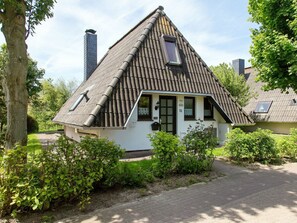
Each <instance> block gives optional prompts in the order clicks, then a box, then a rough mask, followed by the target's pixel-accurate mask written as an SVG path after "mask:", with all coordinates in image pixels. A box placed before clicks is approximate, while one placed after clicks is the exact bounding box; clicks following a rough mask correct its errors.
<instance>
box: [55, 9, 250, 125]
mask: <svg viewBox="0 0 297 223" xmlns="http://www.w3.org/2000/svg"><path fill="white" fill-rule="evenodd" d="M163 34H165V35H171V36H174V37H176V39H177V45H178V48H179V50H180V55H181V60H182V66H181V67H177V66H168V65H166V64H165V61H164V58H163V54H162V49H161V43H160V37H161V35H163ZM88 88H90V89H89V92H88V97H89V98H90V100H89V101H88V102H86V100H83V101H82V102H81V103H80V104H79V105H78V107H77V108H76V109H75V110H74V111H72V112H69V108H70V107H71V105H72V104H73V103H74V102H75V101H76V99H77V98H78V97H79V94H80V93H82V92H84V91H85V90H86V89H88ZM143 90H150V91H167V92H184V93H197V94H210V95H212V96H213V98H214V99H215V101H216V102H217V103H218V104H219V106H220V107H221V108H222V109H223V111H224V112H225V113H226V114H227V116H228V117H230V119H231V120H232V122H233V123H234V124H235V125H248V124H252V123H253V121H252V120H251V119H250V118H249V116H248V115H247V114H246V113H245V112H244V111H243V110H242V109H241V107H240V106H239V105H238V104H237V103H236V102H235V101H234V99H233V98H232V97H231V96H230V94H229V92H227V90H226V89H225V88H224V87H223V86H222V85H221V84H220V83H219V81H218V80H217V78H216V77H215V76H214V74H213V73H212V72H211V71H210V69H209V68H208V67H207V66H206V64H205V63H204V62H203V60H202V59H201V58H200V56H199V55H198V54H197V53H196V52H195V50H194V49H193V47H192V46H191V45H190V44H189V43H188V41H187V40H186V39H185V38H184V37H183V35H182V34H181V33H180V32H179V31H178V29H177V28H176V27H175V26H174V24H173V23H172V22H171V20H170V19H169V18H168V17H167V16H166V15H165V13H164V12H163V11H162V8H158V9H157V10H155V11H153V12H152V13H151V14H149V15H148V16H147V17H146V18H145V19H144V20H142V21H141V22H140V23H139V24H138V25H136V26H135V27H134V28H133V29H132V30H130V31H129V32H128V33H127V34H126V35H125V36H124V37H123V38H121V39H120V40H119V41H118V42H116V43H115V44H114V45H113V46H112V47H111V48H110V49H109V51H108V52H107V54H106V55H105V57H104V58H103V59H102V60H101V62H99V64H98V66H97V68H96V70H95V71H94V73H93V74H92V75H91V77H90V78H89V79H88V80H87V81H86V82H84V83H83V84H82V85H81V86H80V87H79V88H78V90H77V91H76V92H75V93H74V94H73V96H72V97H71V98H70V99H69V100H68V101H67V102H66V103H65V104H64V106H63V107H62V108H61V110H60V111H59V113H58V114H57V116H56V117H55V118H54V121H55V122H58V123H62V124H68V125H76V126H96V127H124V125H125V123H126V121H127V119H128V117H129V115H130V114H131V112H132V109H133V107H134V105H135V103H136V102H137V99H138V97H139V95H140V93H141V91H143Z"/></svg>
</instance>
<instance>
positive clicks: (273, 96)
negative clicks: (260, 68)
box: [233, 59, 297, 134]
mask: <svg viewBox="0 0 297 223" xmlns="http://www.w3.org/2000/svg"><path fill="white" fill-rule="evenodd" d="M233 67H234V68H235V71H237V73H239V74H240V73H241V74H242V73H244V75H245V78H246V81H247V84H248V85H249V86H250V88H251V90H252V91H253V92H255V94H256V96H255V97H254V98H252V99H251V100H250V101H249V104H248V105H246V106H245V107H244V110H245V111H246V112H247V113H248V114H249V115H250V117H251V118H252V119H253V120H254V122H255V123H256V124H255V125H253V126H244V127H242V129H243V130H245V131H254V130H255V129H257V128H262V129H270V130H272V131H273V132H274V133H279V134H288V133H290V128H297V94H296V93H295V92H294V91H293V90H292V89H289V90H288V91H287V92H284V93H282V92H281V91H280V90H278V89H277V90H270V91H263V90H262V86H263V83H262V82H256V75H257V71H256V69H254V68H252V67H247V68H244V61H243V60H242V59H238V60H234V61H233ZM242 71H243V72H242Z"/></svg>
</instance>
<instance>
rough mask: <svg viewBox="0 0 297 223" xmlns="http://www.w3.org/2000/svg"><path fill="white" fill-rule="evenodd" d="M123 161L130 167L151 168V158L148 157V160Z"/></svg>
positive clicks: (135, 168) (136, 168)
mask: <svg viewBox="0 0 297 223" xmlns="http://www.w3.org/2000/svg"><path fill="white" fill-rule="evenodd" d="M125 163H127V164H128V166H129V167H130V168H131V169H134V170H138V169H139V168H140V169H143V170H147V171H149V170H151V168H152V163H153V161H152V160H151V159H148V160H138V161H130V162H125Z"/></svg>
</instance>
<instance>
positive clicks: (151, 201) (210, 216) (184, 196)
mask: <svg viewBox="0 0 297 223" xmlns="http://www.w3.org/2000/svg"><path fill="white" fill-rule="evenodd" d="M214 168H216V169H219V170H220V171H221V172H223V173H225V174H226V176H225V177H222V178H219V179H217V180H214V181H212V182H209V183H207V184H196V185H192V186H190V187H188V188H180V189H176V190H171V191H165V192H163V193H161V194H159V195H156V196H150V197H146V198H143V199H140V200H137V201H134V202H129V203H125V204H119V205H115V206H113V207H110V208H106V209H101V210H96V211H94V212H91V213H88V214H86V215H77V216H73V217H71V218H67V219H64V220H60V221H58V222H60V223H62V222H63V223H68V222H74V223H75V222H83V223H91V222H94V223H99V222H100V223H107V222H123V223H124V222H125V223H126V222H135V223H136V222H153V223H158V222H170V223H173V222H261V223H262V222H269V223H272V222H297V163H293V164H286V165H284V166H280V167H271V168H269V167H261V168H260V169H259V170H256V171H251V170H247V169H245V168H240V167H235V166H232V165H228V164H225V163H223V162H221V161H216V162H215V165H214Z"/></svg>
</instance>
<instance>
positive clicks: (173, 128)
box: [159, 95, 177, 135]
mask: <svg viewBox="0 0 297 223" xmlns="http://www.w3.org/2000/svg"><path fill="white" fill-rule="evenodd" d="M161 99H173V106H172V108H173V111H172V112H173V114H172V116H173V117H172V118H173V120H172V125H173V126H172V134H173V135H176V133H177V109H176V96H163V95H159V106H160V107H159V122H160V124H161V125H162V120H161ZM166 104H167V103H166ZM166 107H168V106H166ZM167 115H168V114H166V116H167ZM163 116H164V115H163ZM166 129H167V128H166Z"/></svg>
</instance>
